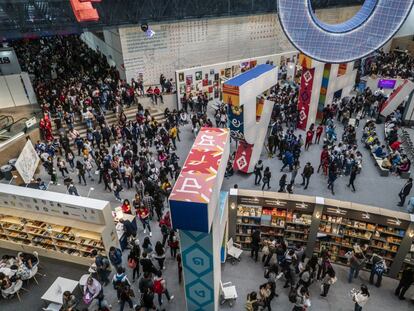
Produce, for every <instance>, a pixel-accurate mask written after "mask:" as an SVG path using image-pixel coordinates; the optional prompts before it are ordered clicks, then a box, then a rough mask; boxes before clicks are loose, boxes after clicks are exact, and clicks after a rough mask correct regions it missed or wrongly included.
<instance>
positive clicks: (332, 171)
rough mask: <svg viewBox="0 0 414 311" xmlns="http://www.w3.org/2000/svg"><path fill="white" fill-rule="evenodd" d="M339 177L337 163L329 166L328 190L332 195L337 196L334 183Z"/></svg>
mask: <svg viewBox="0 0 414 311" xmlns="http://www.w3.org/2000/svg"><path fill="white" fill-rule="evenodd" d="M337 177H338V173H337V171H336V165H335V162H333V161H332V162H331V164H330V165H329V172H328V189H329V190H331V192H332V195H335V192H334V183H335V180H336V178H337Z"/></svg>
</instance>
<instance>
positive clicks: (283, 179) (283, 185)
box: [278, 174, 287, 192]
mask: <svg viewBox="0 0 414 311" xmlns="http://www.w3.org/2000/svg"><path fill="white" fill-rule="evenodd" d="M286 179H287V174H283V175H282V177H281V178H280V180H279V190H278V192H285V188H286Z"/></svg>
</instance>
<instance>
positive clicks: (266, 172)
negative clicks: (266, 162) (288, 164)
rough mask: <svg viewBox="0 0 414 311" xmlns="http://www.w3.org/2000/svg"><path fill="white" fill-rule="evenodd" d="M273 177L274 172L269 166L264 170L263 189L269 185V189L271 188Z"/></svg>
mask: <svg viewBox="0 0 414 311" xmlns="http://www.w3.org/2000/svg"><path fill="white" fill-rule="evenodd" d="M271 177H272V173H271V172H270V168H269V167H268V166H267V167H266V168H265V170H264V173H263V186H262V190H263V189H264V187H265V186H266V185H267V190H269V189H270V188H271V187H270V178H271Z"/></svg>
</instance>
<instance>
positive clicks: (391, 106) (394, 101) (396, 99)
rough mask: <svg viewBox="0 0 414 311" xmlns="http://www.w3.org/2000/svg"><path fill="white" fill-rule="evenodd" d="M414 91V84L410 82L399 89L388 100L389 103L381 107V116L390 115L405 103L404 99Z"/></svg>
mask: <svg viewBox="0 0 414 311" xmlns="http://www.w3.org/2000/svg"><path fill="white" fill-rule="evenodd" d="M413 89H414V83H412V82H411V81H409V80H404V82H403V83H402V84H401V85H400V86H399V87H397V88H396V89H395V90H394V91H393V92H392V94H391V96H390V97H389V98H388V99H387V101H386V102H385V103H384V104H383V105H382V107H381V115H383V116H384V117H386V116H388V115H390V114H391V113H392V112H393V111H394V110H395V109H397V108H398V106H399V105H400V104H401V103H402V102H403V101H404V99H405V98H406V97H407V96H408V95H410V93H411V92H412V91H413Z"/></svg>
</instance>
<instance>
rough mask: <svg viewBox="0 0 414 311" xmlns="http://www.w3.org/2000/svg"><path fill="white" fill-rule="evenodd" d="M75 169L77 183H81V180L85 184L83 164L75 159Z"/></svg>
mask: <svg viewBox="0 0 414 311" xmlns="http://www.w3.org/2000/svg"><path fill="white" fill-rule="evenodd" d="M76 169H77V170H78V178H79V183H80V184H82V180H83V182H84V183H85V186H86V179H85V165H84V164H82V163H81V162H80V161H79V160H78V161H76Z"/></svg>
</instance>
